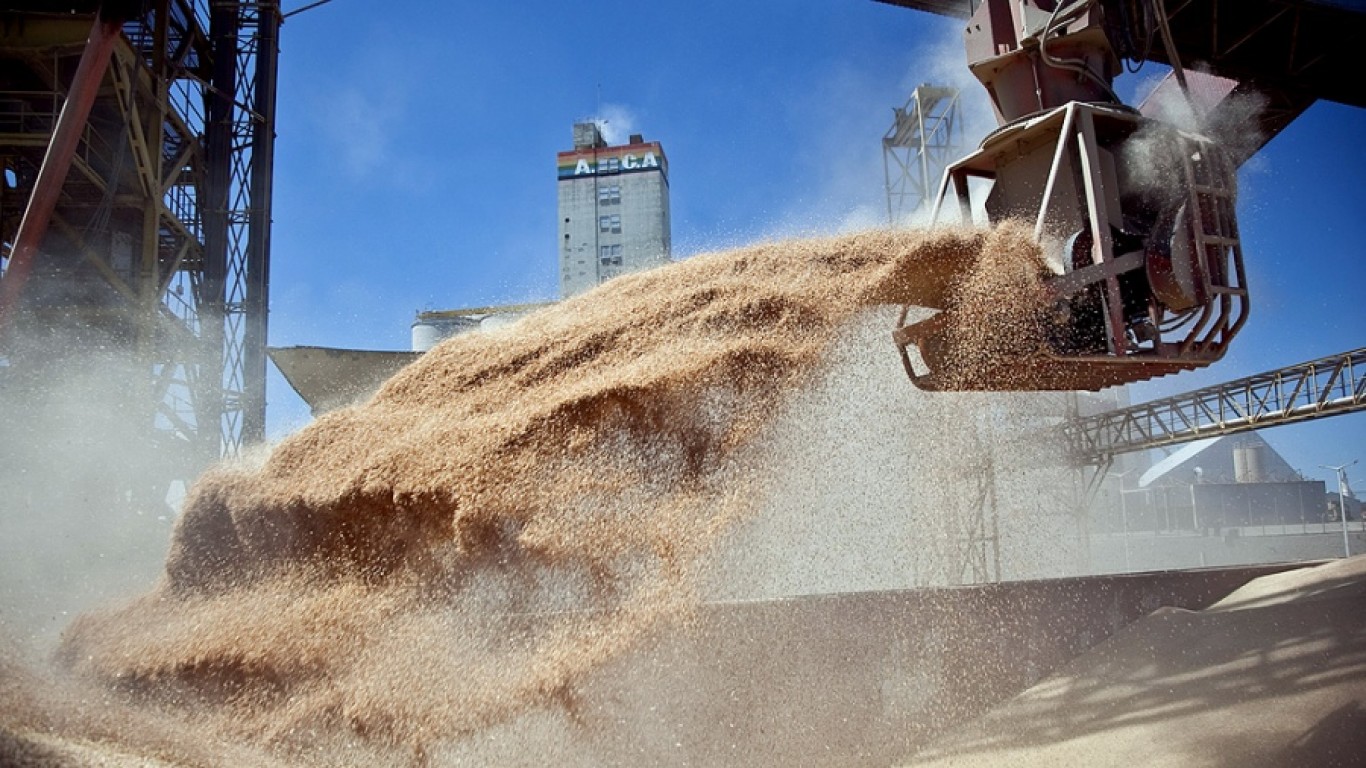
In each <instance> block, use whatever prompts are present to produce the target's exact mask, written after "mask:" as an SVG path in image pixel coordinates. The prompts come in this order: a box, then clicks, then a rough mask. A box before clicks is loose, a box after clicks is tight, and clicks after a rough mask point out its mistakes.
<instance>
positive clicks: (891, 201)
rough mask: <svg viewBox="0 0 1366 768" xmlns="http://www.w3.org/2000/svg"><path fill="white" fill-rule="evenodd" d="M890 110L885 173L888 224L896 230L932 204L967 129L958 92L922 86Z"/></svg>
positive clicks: (884, 148) (959, 151) (884, 150)
mask: <svg viewBox="0 0 1366 768" xmlns="http://www.w3.org/2000/svg"><path fill="white" fill-rule="evenodd" d="M892 111H893V113H894V119H893V121H892V127H891V128H889V129H888V130H887V135H885V136H883V137H882V171H883V177H884V183H885V185H886V190H887V222H888V223H889V224H891V225H892V226H898V225H902V224H905V223H906V220H907V218H908V217H910V216H911V215H912V214H914V213H915V212H916V211H917V210H919V209H920V208H922V207H924V206H925V205H926V204H928V203H929V202H930V201H931V200H933V199H934V194H935V190H936V189H938V186H939V179H940V177H941V176H943V174H944V168H945V167H946V166H948V164H949V163H951V162H953V161H954V160H957V159H958V157H959V156H960V155H962V153H963V128H962V125H961V123H962V116H961V112H962V109H961V108H960V107H959V104H958V89H957V88H944V87H936V86H932V85H921V86H918V87H916V89H915V90H914V91H912V92H911V96H910V98H908V99H907V100H906V104H905V105H904V106H901V107H894V108H893V110H892Z"/></svg>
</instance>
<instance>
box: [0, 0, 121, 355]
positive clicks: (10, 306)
mask: <svg viewBox="0 0 1366 768" xmlns="http://www.w3.org/2000/svg"><path fill="white" fill-rule="evenodd" d="M121 27H122V22H121V21H119V20H117V19H110V18H107V17H106V16H105V15H104V14H100V15H99V16H97V17H96V18H95V24H94V26H92V27H91V29H90V37H89V39H88V40H86V42H85V50H84V51H82V52H81V61H80V64H78V65H77V67H76V76H75V78H74V79H73V80H72V82H71V90H70V92H69V93H68V94H67V97H66V102H65V103H63V104H62V112H61V114H60V115H58V117H57V124H56V125H55V126H54V127H53V130H52V139H51V140H50V141H49V142H48V145H47V152H46V153H45V154H44V155H43V165H42V167H41V168H40V169H39V170H38V178H37V179H36V180H35V181H34V183H33V194H32V195H30V196H29V199H28V206H27V207H25V209H24V218H23V220H22V221H21V222H20V223H19V232H18V233H17V234H16V235H15V237H14V247H13V248H12V249H11V252H10V262H9V269H8V270H6V272H5V278H4V280H0V330H2V329H4V328H5V326H6V325H7V324H8V323H9V319H10V316H11V314H12V313H13V312H14V311H15V309H16V305H17V304H18V302H19V295H20V292H21V291H23V288H24V283H25V282H26V281H27V280H28V275H29V272H30V271H32V269H33V257H34V254H35V253H37V251H38V246H39V245H40V244H41V243H42V242H43V236H44V235H46V234H47V229H48V224H49V223H51V221H52V212H53V211H54V210H55V209H56V207H57V198H58V197H59V196H60V195H61V192H62V186H63V185H64V184H65V183H66V174H67V171H68V170H70V169H71V160H72V158H73V157H74V156H75V154H76V145H77V144H78V143H79V142H80V138H81V132H82V131H84V130H85V126H86V121H87V120H88V119H89V117H90V108H91V107H92V106H93V105H94V103H95V96H96V95H97V94H98V93H99V90H100V83H101V82H103V81H104V73H105V71H106V70H107V69H108V68H109V58H110V56H111V55H112V53H113V51H114V42H115V41H116V40H118V38H119V30H120V28H121Z"/></svg>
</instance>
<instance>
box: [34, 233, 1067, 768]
mask: <svg viewBox="0 0 1366 768" xmlns="http://www.w3.org/2000/svg"><path fill="white" fill-rule="evenodd" d="M1003 259H1008V260H1010V261H1011V263H1020V264H1024V265H1026V266H1025V269H1026V271H1029V272H1031V273H1036V272H1038V271H1039V270H1041V267H1040V266H1039V264H1040V260H1039V256H1038V252H1037V247H1036V246H1034V245H1033V244H1032V242H1031V241H1030V238H1029V237H1028V233H1027V230H1025V229H1023V228H1021V227H1018V226H1013V225H1010V226H1004V227H1000V228H997V229H995V230H993V231H991V232H982V231H973V230H947V231H936V232H934V233H924V232H913V231H898V232H892V231H875V232H866V233H861V234H856V235H850V236H844V237H837V238H826V239H814V240H805V241H792V242H781V243H770V244H763V245H758V246H754V247H748V248H743V249H739V250H735V251H731V252H727V253H718V254H710V255H704V256H699V257H695V258H692V259H688V260H686V261H683V262H680V263H677V264H674V265H671V266H669V267H667V268H663V269H659V270H655V271H652V272H649V273H645V274H638V275H631V276H626V277H622V278H619V279H617V280H614V281H612V282H610V283H608V284H606V285H604V286H602V287H600V288H599V289H597V290H595V291H593V292H591V293H589V294H586V295H583V296H580V297H578V298H575V299H572V300H569V301H565V302H563V303H561V304H559V305H557V306H554V307H552V308H549V309H546V310H543V311H541V312H539V313H538V314H536V315H533V316H531V317H528V318H526V319H525V320H523V321H522V322H520V323H519V324H518V325H516V326H514V327H513V328H511V329H508V330H506V331H502V332H498V333H493V334H470V335H465V336H460V337H457V338H454V339H451V340H448V341H447V342H445V343H443V344H441V345H440V346H438V347H437V348H435V349H434V350H432V351H431V352H429V353H428V354H426V355H425V356H424V357H422V358H421V359H420V360H419V361H418V362H416V363H414V364H413V365H411V366H410V367H408V368H407V369H405V370H404V371H402V372H400V373H399V374H398V375H396V376H395V377H394V378H393V379H391V380H390V381H388V382H387V383H386V384H385V385H384V386H383V388H382V389H381V390H380V391H379V392H378V393H377V394H376V395H375V396H374V397H373V398H372V399H371V400H370V401H369V402H367V403H365V404H364V405H360V406H356V407H353V408H349V409H346V410H342V411H339V412H333V413H330V414H327V415H324V416H322V417H320V418H319V419H318V420H317V421H316V422H314V423H313V424H312V425H311V426H309V427H308V428H306V429H304V430H302V431H301V432H299V433H297V434H295V435H293V436H291V437H290V438H288V439H286V440H285V441H284V442H282V443H281V444H280V445H279V446H278V447H277V448H275V450H274V451H273V452H272V453H271V454H270V456H269V457H268V458H267V459H266V460H265V461H264V464H262V465H260V466H257V467H253V468H242V467H237V468H233V467H226V468H221V469H218V470H215V471H213V472H211V473H209V474H208V475H206V476H205V477H203V478H202V479H201V480H200V481H199V482H198V483H197V484H196V486H195V488H194V489H193V490H192V492H191V494H190V498H189V499H188V500H187V502H186V506H185V510H184V513H183V515H182V517H181V519H180V521H179V524H178V527H177V529H176V531H175V534H174V539H173V542H172V548H171V553H170V556H169V559H168V562H167V565H166V575H165V579H164V581H163V583H162V584H160V585H158V587H157V588H156V589H155V590H154V591H153V592H152V593H150V594H148V595H146V596H144V597H143V598H141V599H139V600H137V601H135V602H133V603H131V604H128V605H125V606H122V607H120V608H117V609H113V610H109V611H105V612H102V613H98V614H92V615H87V616H85V617H82V618H81V619H79V620H78V621H77V622H76V623H75V624H73V626H72V628H71V629H70V630H69V631H68V633H67V635H66V637H65V639H64V642H63V646H62V648H61V650H60V654H59V658H60V659H61V660H62V661H63V662H64V663H65V664H66V665H67V667H68V668H69V669H71V670H72V671H73V672H74V673H75V674H76V675H77V676H79V677H80V678H82V679H85V680H93V681H96V682H97V683H98V684H100V685H101V686H103V687H104V688H105V689H106V690H109V689H112V690H114V691H116V692H117V693H118V694H119V695H121V696H124V697H126V698H127V699H128V700H130V701H135V702H142V703H144V704H147V705H150V706H155V707H158V708H165V709H168V710H170V711H175V710H177V708H179V709H181V710H183V711H186V712H190V711H193V712H195V713H197V714H196V715H195V717H196V718H198V720H197V722H199V723H200V724H201V725H202V724H204V723H207V724H208V726H205V727H209V726H211V727H212V728H214V729H216V730H217V731H218V732H219V733H220V734H222V735H223V736H222V737H223V738H225V739H229V740H231V739H239V738H240V739H247V740H251V741H252V742H254V743H261V744H267V745H270V749H271V750H272V751H273V752H274V753H275V754H281V755H286V756H290V757H289V759H290V760H291V761H293V760H298V761H304V760H305V759H307V758H310V757H312V759H315V760H321V761H323V762H326V761H329V760H336V759H340V758H338V757H337V755H336V754H334V753H329V754H330V756H324V757H318V756H317V754H316V753H315V752H314V751H312V750H316V749H318V747H317V744H319V743H321V742H323V741H327V740H329V739H331V740H336V739H341V740H342V741H343V742H345V743H346V744H347V745H349V746H348V747H347V748H348V749H369V748H375V749H378V748H381V747H384V748H388V749H393V748H395V747H397V748H401V749H406V750H411V751H412V752H413V753H414V754H418V755H421V754H423V753H424V750H426V749H427V748H428V747H429V745H431V744H434V743H437V742H440V741H443V740H452V739H459V738H462V737H466V736H469V735H470V734H473V733H476V732H478V731H479V730H480V729H483V728H486V727H488V726H490V725H493V724H496V723H500V722H506V721H508V720H510V719H513V718H516V717H517V716H519V715H520V714H522V713H525V712H527V711H529V710H532V709H536V708H545V707H565V708H567V709H568V710H569V711H570V712H571V713H572V710H573V708H574V705H575V684H576V681H579V680H581V679H582V678H583V677H584V676H585V675H587V674H588V673H590V672H591V671H592V670H594V669H596V668H598V667H600V666H601V665H602V664H604V663H605V662H606V661H608V660H610V659H613V658H615V657H617V656H618V655H620V654H622V653H623V652H625V651H626V650H628V649H631V648H633V647H635V646H637V645H638V644H640V643H641V642H643V641H645V640H647V639H648V638H649V637H650V636H651V635H652V633H654V632H658V631H660V630H661V629H667V628H671V627H676V626H678V625H679V623H680V622H685V621H686V620H687V618H688V616H689V609H690V607H691V606H693V605H695V603H696V599H697V598H696V594H695V582H694V579H693V576H694V574H695V571H696V567H697V565H698V563H699V561H700V558H702V557H703V556H704V555H705V554H706V553H707V552H708V550H709V548H711V547H712V545H713V544H714V543H715V542H716V540H717V539H718V537H719V536H721V535H722V534H723V533H724V532H725V531H726V530H727V528H728V527H729V526H730V525H731V524H732V523H733V522H734V521H735V520H737V519H739V518H741V517H743V516H744V515H745V514H746V513H747V512H749V511H751V510H752V509H753V507H754V505H755V499H756V498H758V497H759V496H761V495H762V493H763V492H764V491H765V489H764V479H765V478H764V472H763V471H762V467H759V466H755V465H754V464H753V463H752V462H751V461H750V460H749V459H750V458H752V457H753V455H754V454H753V451H754V445H755V443H756V441H757V440H758V438H760V437H761V436H762V434H763V430H764V429H765V426H766V425H768V424H769V423H771V422H772V420H773V418H774V416H775V415H776V414H777V413H778V412H779V411H780V410H781V409H782V407H783V404H784V402H785V395H786V394H788V393H790V392H792V391H794V390H795V389H796V388H799V387H801V386H802V385H803V384H804V383H805V382H807V381H809V380H810V379H811V377H812V376H813V374H814V373H815V371H817V370H818V368H819V365H820V363H821V360H822V354H823V352H824V351H825V350H826V349H827V347H828V346H829V345H830V344H831V343H832V341H833V340H834V339H835V338H836V337H837V334H838V333H839V330H840V328H841V326H842V325H844V324H845V323H846V321H848V320H849V319H850V318H851V316H853V315H854V314H856V313H859V312H861V311H863V310H864V309H866V308H867V307H870V306H873V305H879V304H886V303H896V302H898V301H899V300H900V299H901V298H902V297H904V296H905V295H907V292H908V290H909V289H910V288H911V287H912V286H914V284H915V282H916V280H917V272H918V270H920V269H923V267H924V265H926V264H928V263H931V262H943V261H946V260H947V261H952V262H961V263H972V262H974V261H977V260H980V261H981V263H983V264H992V265H999V263H1000V262H1001V261H1002V260H1003ZM994 268H995V267H993V269H994ZM974 285H977V283H974ZM1006 299H1008V297H991V296H988V297H987V300H989V301H1002V300H1006ZM1027 315H1028V313H1019V314H1017V316H1027ZM1003 331H1004V328H1003V327H1002V326H1000V325H999V324H998V325H994V326H993V333H994V334H1001V333H1003ZM973 334H976V335H975V336H974V335H973ZM980 337H981V333H980V329H978V330H976V331H973V333H967V334H965V335H964V336H963V338H964V339H966V340H969V341H970V340H972V339H976V338H980ZM888 353H889V354H891V353H892V352H891V348H890V344H889V351H888ZM908 386H909V385H908ZM329 743H331V742H329ZM347 754H349V755H350V758H348V761H352V760H354V758H355V754H353V753H347Z"/></svg>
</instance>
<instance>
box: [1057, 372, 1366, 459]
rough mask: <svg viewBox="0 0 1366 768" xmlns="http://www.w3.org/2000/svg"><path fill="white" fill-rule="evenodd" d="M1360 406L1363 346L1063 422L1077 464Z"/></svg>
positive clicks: (1365, 389) (1365, 382)
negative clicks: (1173, 395)
mask: <svg viewBox="0 0 1366 768" xmlns="http://www.w3.org/2000/svg"><path fill="white" fill-rule="evenodd" d="M1363 409H1366V347H1363V348H1360V349H1354V350H1352V351H1350V352H1344V353H1342V354H1338V355H1333V356H1331V357H1324V358H1320V359H1318V360H1310V361H1309V362H1305V363H1300V364H1298V365H1292V366H1288V367H1286V368H1280V369H1278V370H1274V371H1267V372H1265V373H1259V374H1257V375H1255V376H1248V377H1247V378H1243V379H1237V380H1235V381H1229V382H1225V383H1223V384H1218V385H1215V386H1212V387H1205V388H1203V389H1198V390H1195V391H1193V392H1187V393H1186V394H1183V395H1177V396H1175V397H1168V398H1163V399H1161V400H1153V401H1151V402H1147V403H1142V404H1139V405H1135V406H1132V407H1129V408H1122V409H1119V410H1115V411H1109V412H1106V413H1101V414H1097V415H1094V416H1088V417H1086V418H1081V419H1074V420H1072V421H1069V422H1067V423H1065V424H1063V425H1062V433H1063V437H1064V439H1065V440H1066V444H1067V447H1068V451H1069V453H1070V454H1071V457H1072V458H1073V460H1074V461H1076V462H1077V463H1079V464H1104V463H1105V462H1108V461H1109V460H1110V459H1111V458H1113V457H1114V456H1115V455H1116V454H1120V453H1126V452H1129V451H1137V450H1142V449H1145V448H1156V447H1160V446H1165V445H1175V444H1177V443H1183V442H1188V441H1191V440H1197V439H1199V438H1203V437H1214V436H1218V435H1228V434H1233V433H1235V432H1246V431H1248V430H1253V429H1262V428H1264V427H1272V426H1279V425H1282V424H1293V423H1296V422H1301V421H1308V420H1310V419H1319V418H1324V417H1327V416H1336V415H1339V414H1344V413H1351V412H1353V411H1360V410H1363Z"/></svg>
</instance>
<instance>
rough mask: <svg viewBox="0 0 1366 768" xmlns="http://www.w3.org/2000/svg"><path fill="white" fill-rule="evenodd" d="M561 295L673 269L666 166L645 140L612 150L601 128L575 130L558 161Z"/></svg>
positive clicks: (634, 138)
mask: <svg viewBox="0 0 1366 768" xmlns="http://www.w3.org/2000/svg"><path fill="white" fill-rule="evenodd" d="M556 167H557V176H558V179H559V182H558V188H559V222H560V226H559V230H560V239H559V243H558V247H559V253H560V295H561V296H562V297H563V298H569V297H570V296H574V295H577V294H580V293H583V292H584V291H587V290H589V289H590V288H593V287H594V286H596V285H598V284H600V283H602V282H605V281H607V280H610V279H612V278H614V277H616V276H617V275H621V274H625V273H627V272H637V271H640V270H642V269H649V268H650V267H656V266H659V265H661V264H665V263H667V262H668V261H669V254H670V250H671V235H670V229H669V161H668V159H667V158H666V157H665V155H664V147H663V146H661V145H660V143H659V142H657V141H648V142H647V141H645V139H644V137H642V136H641V135H640V134H632V135H631V137H630V140H629V141H628V142H627V143H626V144H623V145H620V146H608V144H607V142H606V140H605V139H604V138H603V136H602V131H600V130H599V129H598V126H597V124H596V123H592V122H584V123H575V124H574V148H573V149H572V150H570V151H568V152H561V153H559V155H558V157H557V158H556Z"/></svg>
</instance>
